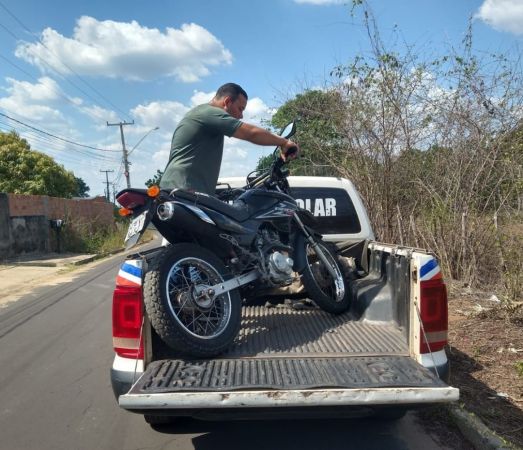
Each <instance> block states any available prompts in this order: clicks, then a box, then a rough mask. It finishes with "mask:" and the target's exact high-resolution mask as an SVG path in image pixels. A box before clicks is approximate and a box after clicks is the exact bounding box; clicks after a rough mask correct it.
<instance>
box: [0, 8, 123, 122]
mask: <svg viewBox="0 0 523 450" xmlns="http://www.w3.org/2000/svg"><path fill="white" fill-rule="evenodd" d="M0 7H2V8H3V9H4V10H5V11H6V12H7V13H8V14H9V15H10V16H11V17H12V18H13V19H14V20H15V21H16V22H17V23H18V24H19V25H20V26H21V27H22V28H24V29H25V30H26V31H27V32H28V33H29V34H30V35H32V36H36V33H34V32H33V31H31V30H30V29H29V28H28V27H27V26H26V25H25V24H24V23H23V22H22V21H21V20H20V19H19V18H18V17H17V16H16V15H15V14H14V13H13V12H11V11H10V10H9V9H8V8H7V7H6V6H5V5H4V4H3V3H2V2H1V1H0ZM0 25H1V24H0ZM2 27H3V28H4V29H5V30H6V31H7V32H8V33H9V34H11V35H12V36H14V34H13V33H12V32H11V31H10V30H9V29H8V28H7V27H5V26H4V25H2ZM15 39H19V38H17V37H15ZM38 42H39V43H40V44H41V45H42V46H43V47H44V48H45V49H46V50H47V51H48V52H50V53H52V54H53V55H54V56H55V57H56V59H57V60H58V61H59V62H60V63H61V64H62V65H63V66H64V67H66V68H67V69H68V70H69V71H71V72H72V73H74V74H75V75H76V76H77V78H78V79H79V80H80V81H81V82H82V83H84V84H85V85H86V86H87V87H89V88H90V89H92V90H93V91H94V92H95V93H96V94H97V95H98V96H99V97H100V98H101V99H102V100H104V101H105V102H106V103H107V104H109V105H111V106H112V107H113V108H114V109H116V110H117V111H119V112H120V113H122V114H123V115H124V116H126V117H127V118H130V117H129V116H128V115H127V113H126V112H124V111H123V110H121V109H120V108H119V107H118V106H116V105H115V104H114V103H113V102H111V101H110V100H109V99H108V98H107V97H105V96H104V95H103V94H102V93H101V92H100V91H98V90H97V89H96V88H95V87H94V86H92V85H91V84H90V83H88V82H87V81H86V80H84V79H83V78H82V77H81V76H80V74H78V73H77V72H76V71H75V70H74V69H72V68H71V67H70V66H69V65H68V64H66V63H65V62H64V61H62V60H61V59H60V57H59V56H58V55H57V54H56V53H55V52H54V51H53V50H51V49H50V48H49V47H47V45H45V43H44V42H43V41H42V40H41V39H40V38H39V39H38ZM36 56H37V57H38V58H39V59H40V60H41V61H43V62H44V63H45V64H47V62H46V61H45V60H44V59H43V58H41V57H40V56H38V55H36ZM47 65H48V64H47ZM53 70H54V69H53ZM71 84H73V83H72V82H71ZM73 86H75V87H76V88H77V89H78V90H80V91H81V92H83V93H84V94H85V95H87V96H88V97H89V98H90V99H91V100H94V99H93V98H92V97H91V96H90V95H89V94H87V93H86V92H85V91H83V90H82V89H80V88H79V87H77V86H76V85H74V84H73ZM94 102H95V103H97V102H96V100H94Z"/></svg>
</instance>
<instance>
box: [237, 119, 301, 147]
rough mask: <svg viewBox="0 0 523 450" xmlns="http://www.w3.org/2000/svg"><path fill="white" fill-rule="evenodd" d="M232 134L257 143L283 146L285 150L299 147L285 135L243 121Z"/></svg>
mask: <svg viewBox="0 0 523 450" xmlns="http://www.w3.org/2000/svg"><path fill="white" fill-rule="evenodd" d="M232 136H233V137H235V138H237V139H242V140H244V141H249V142H252V143H253V144H257V145H277V146H279V147H282V148H283V149H284V150H286V149H287V148H289V147H297V145H296V144H295V143H294V142H292V141H290V140H289V139H285V138H284V137H281V136H278V135H276V134H273V133H271V132H270V131H267V130H265V129H264V128H260V127H257V126H255V125H251V124H248V123H245V122H242V124H241V125H240V126H239V127H238V128H237V129H236V131H235V132H234V134H233V135H232Z"/></svg>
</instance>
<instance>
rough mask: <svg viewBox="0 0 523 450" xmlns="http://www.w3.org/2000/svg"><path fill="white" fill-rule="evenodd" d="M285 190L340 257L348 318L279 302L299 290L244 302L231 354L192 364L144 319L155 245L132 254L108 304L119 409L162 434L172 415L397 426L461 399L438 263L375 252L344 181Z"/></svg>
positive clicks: (297, 182)
mask: <svg viewBox="0 0 523 450" xmlns="http://www.w3.org/2000/svg"><path fill="white" fill-rule="evenodd" d="M288 180H289V184H290V186H291V188H292V195H293V196H294V197H295V198H296V200H297V202H298V204H299V205H300V206H301V207H303V208H306V209H308V210H309V211H311V212H312V213H313V214H314V216H316V218H317V223H318V228H317V229H318V231H319V232H320V233H321V234H323V237H324V239H325V240H327V241H330V242H332V243H334V244H335V245H336V246H337V247H338V251H339V255H338V256H339V258H340V259H341V260H342V261H343V267H344V268H345V269H346V273H345V275H346V276H347V277H349V279H350V285H351V295H352V304H351V308H350V310H349V311H347V312H345V313H343V314H341V315H331V314H328V313H326V312H324V311H322V310H320V309H319V308H317V307H315V305H314V304H313V303H312V302H311V301H310V300H307V299H302V300H299V301H296V300H294V301H288V300H282V299H283V298H285V297H288V298H295V297H297V296H298V297H299V296H300V295H301V296H303V295H304V294H303V290H301V291H300V290H299V289H294V290H289V291H287V292H285V291H283V292H274V293H271V294H270V295H269V294H267V297H266V299H265V300H268V301H262V302H260V301H258V302H256V301H255V302H249V301H248V300H247V301H246V300H244V302H245V303H244V306H243V308H242V326H241V330H240V333H239V335H238V336H237V338H236V340H235V341H234V343H233V345H232V346H231V347H230V348H229V349H228V350H227V351H226V352H225V353H224V354H222V355H221V356H220V357H215V358H209V359H202V358H200V359H191V358H187V357H184V356H181V355H179V354H177V353H176V352H175V351H174V350H172V349H170V348H169V347H168V346H167V345H166V344H164V342H163V341H162V340H161V339H160V338H159V336H158V335H157V334H156V333H155V331H154V329H153V327H152V326H151V324H150V322H149V320H148V317H147V314H146V313H145V312H144V311H145V310H144V303H143V292H142V286H143V280H144V276H145V273H146V272H147V270H148V263H149V261H151V258H154V256H155V255H157V254H158V252H161V251H162V250H163V249H162V247H159V248H154V249H152V250H148V251H144V252H139V253H136V254H134V255H131V256H128V257H127V259H126V260H125V261H124V262H123V264H122V265H121V268H120V270H119V273H118V275H117V278H116V288H115V290H114V295H113V347H114V351H115V357H114V362H113V366H112V369H111V382H112V387H113V391H114V394H115V396H116V399H117V401H118V404H119V405H120V407H122V408H124V409H126V410H128V411H131V412H134V413H139V414H143V415H144V417H145V420H146V421H147V422H148V423H150V424H151V425H160V424H163V423H167V422H169V421H170V420H171V419H172V418H174V417H177V416H178V417H179V416H191V417H195V418H200V419H212V418H216V417H219V418H220V419H223V418H224V417H231V418H248V417H255V418H258V419H259V418H261V417H264V418H276V417H281V416H290V417H294V416H296V415H298V414H299V415H300V417H303V415H311V416H313V417H319V416H325V415H332V416H336V417H341V416H353V415H374V416H381V417H387V418H399V417H401V416H402V415H403V414H404V412H405V411H406V410H408V409H412V408H417V407H421V406H424V405H431V404H435V403H446V402H452V401H455V400H457V399H458V398H459V391H458V389H456V388H453V387H450V386H448V385H447V384H446V383H447V381H448V376H449V362H448V360H447V357H446V353H445V345H446V343H447V294H446V287H445V283H444V280H443V278H442V274H441V270H440V266H439V264H438V261H437V258H436V257H435V255H434V254H432V253H430V252H427V251H425V250H421V249H415V248H410V247H404V246H399V245H393V244H385V243H380V242H377V241H376V240H375V237H374V234H373V232H372V228H371V225H370V223H369V219H368V216H367V213H366V211H365V208H364V205H363V202H362V201H361V198H360V196H359V194H358V192H357V191H356V189H355V187H354V185H353V184H352V183H351V182H350V181H349V180H346V179H341V178H331V177H289V179H288ZM221 183H222V186H224V185H228V186H232V187H239V186H241V185H242V180H240V179H238V178H229V179H222V180H221Z"/></svg>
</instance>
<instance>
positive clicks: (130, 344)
mask: <svg viewBox="0 0 523 450" xmlns="http://www.w3.org/2000/svg"><path fill="white" fill-rule="evenodd" d="M142 323H143V307H142V288H141V286H116V289H115V290H114V293H113V347H114V351H115V352H116V354H117V355H118V356H121V357H123V358H133V359H143V357H144V349H143V338H142Z"/></svg>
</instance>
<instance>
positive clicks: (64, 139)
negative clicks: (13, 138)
mask: <svg viewBox="0 0 523 450" xmlns="http://www.w3.org/2000/svg"><path fill="white" fill-rule="evenodd" d="M0 116H3V117H7V118H8V119H9V120H12V121H13V122H16V123H19V124H21V125H23V126H25V127H27V128H31V129H32V130H35V131H38V132H39V133H42V134H45V135H47V136H51V137H53V138H55V139H58V140H60V141H63V142H67V143H68V144H72V145H77V146H78V147H84V148H88V149H91V150H96V151H100V152H111V153H119V152H120V150H110V149H106V148H97V147H92V146H90V145H85V144H80V143H78V142H74V141H71V140H69V139H66V138H63V137H60V136H56V135H54V134H52V133H49V132H47V131H44V130H40V129H39V128H36V127H33V126H31V125H28V124H26V123H24V122H22V121H21V120H17V119H14V118H13V117H10V116H8V115H7V114H4V113H1V112H0Z"/></svg>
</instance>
